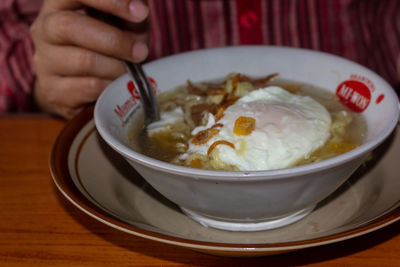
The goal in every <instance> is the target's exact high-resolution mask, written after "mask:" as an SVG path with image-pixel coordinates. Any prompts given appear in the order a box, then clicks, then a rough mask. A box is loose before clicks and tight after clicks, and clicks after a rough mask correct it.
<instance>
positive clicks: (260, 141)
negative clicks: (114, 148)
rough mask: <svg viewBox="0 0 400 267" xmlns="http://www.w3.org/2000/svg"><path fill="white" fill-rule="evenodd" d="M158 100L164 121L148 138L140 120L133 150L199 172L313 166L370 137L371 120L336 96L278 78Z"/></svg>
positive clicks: (238, 79)
mask: <svg viewBox="0 0 400 267" xmlns="http://www.w3.org/2000/svg"><path fill="white" fill-rule="evenodd" d="M157 97H158V102H159V105H160V110H161V114H162V120H161V121H160V122H156V123H154V124H152V125H150V126H149V128H148V134H147V135H143V134H139V133H141V129H140V128H139V127H137V126H135V125H138V123H137V121H138V120H139V118H138V116H140V114H136V115H134V116H133V117H132V121H134V123H131V129H130V131H129V139H130V143H131V145H132V147H133V148H134V149H135V150H137V151H138V152H140V153H142V154H145V155H147V156H150V157H152V158H155V159H159V160H162V161H166V162H169V163H174V164H178V165H183V166H187V167H192V168H203V169H212V170H231V171H232V170H233V171H239V170H241V171H251V170H270V169H280V168H287V167H292V166H297V165H302V164H308V163H312V162H318V161H321V160H325V159H328V158H331V157H335V156H337V155H340V154H342V153H345V152H348V151H350V150H352V149H354V148H356V147H357V146H358V145H360V144H361V143H362V141H363V138H364V136H365V134H366V123H365V121H364V119H363V117H362V116H361V115H360V114H356V113H354V112H352V111H350V110H349V109H348V108H346V107H345V106H343V105H342V104H341V103H340V102H339V101H338V100H337V99H336V96H335V95H334V94H332V93H330V92H328V91H326V90H324V89H322V88H317V87H315V86H312V85H309V84H304V83H299V82H294V81H289V80H284V79H281V78H279V77H278V74H271V75H268V76H266V77H263V78H250V77H248V76H246V75H243V74H230V75H228V76H227V77H226V78H225V79H223V80H221V81H214V82H204V83H199V84H193V83H192V82H190V81H188V82H187V84H186V85H183V86H180V87H177V88H176V89H174V90H172V91H168V92H163V93H161V94H159V95H158V96H157ZM139 124H140V123H139ZM140 125H141V124H140Z"/></svg>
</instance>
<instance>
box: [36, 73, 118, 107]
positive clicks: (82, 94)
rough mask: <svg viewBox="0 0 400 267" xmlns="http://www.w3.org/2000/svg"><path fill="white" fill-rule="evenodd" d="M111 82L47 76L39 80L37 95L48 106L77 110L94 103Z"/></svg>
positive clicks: (92, 78)
mask: <svg viewBox="0 0 400 267" xmlns="http://www.w3.org/2000/svg"><path fill="white" fill-rule="evenodd" d="M111 82H112V81H111V80H106V79H99V78H95V77H58V76H49V77H47V78H46V79H43V80H39V90H40V92H39V93H38V95H40V98H41V101H42V102H43V103H47V105H48V106H64V107H69V108H77V107H80V106H82V105H86V104H88V103H92V102H94V101H95V100H96V99H97V98H98V97H99V95H100V94H101V93H102V92H103V90H104V89H105V88H106V87H107V86H108V85H109V84H110V83H111Z"/></svg>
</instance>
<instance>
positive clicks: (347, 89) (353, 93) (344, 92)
mask: <svg viewBox="0 0 400 267" xmlns="http://www.w3.org/2000/svg"><path fill="white" fill-rule="evenodd" d="M336 95H337V96H338V97H339V100H340V101H341V102H342V103H343V104H345V105H346V106H347V107H349V108H350V109H351V110H353V111H355V112H363V111H364V110H365V109H366V108H367V107H368V105H369V103H370V102H371V91H370V89H369V88H368V86H366V85H365V84H364V83H362V82H361V81H355V80H347V81H344V82H342V83H341V84H339V86H338V87H337V89H336Z"/></svg>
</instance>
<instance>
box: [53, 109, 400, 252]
mask: <svg viewBox="0 0 400 267" xmlns="http://www.w3.org/2000/svg"><path fill="white" fill-rule="evenodd" d="M399 153H400V133H399V131H398V130H397V131H396V132H395V133H394V134H392V135H391V137H390V138H389V139H388V140H387V141H386V142H385V143H384V144H382V145H381V146H380V147H379V148H378V149H376V150H375V151H374V153H373V156H372V160H370V161H368V162H367V163H366V164H365V165H364V166H362V167H360V168H359V169H358V170H357V171H356V173H355V174H354V175H353V176H352V177H351V178H350V179H349V180H348V181H347V182H346V183H345V184H344V185H342V186H341V187H340V188H339V189H338V190H337V191H335V192H334V193H333V194H332V195H331V196H329V197H328V198H327V199H325V200H324V201H322V202H321V203H319V204H318V205H317V207H316V208H315V209H314V210H312V211H311V212H310V213H309V214H308V215H307V216H305V217H304V218H303V219H301V220H298V221H296V222H294V223H292V224H290V225H287V226H284V227H280V228H276V229H272V230H264V231H255V232H240V231H236V232H234V231H225V230H218V229H214V228H208V227H204V226H203V225H201V224H199V223H197V222H196V221H194V220H192V219H191V218H190V216H188V215H187V214H186V213H184V212H182V211H181V209H179V207H177V206H176V205H175V204H174V203H172V202H170V201H169V200H167V199H166V198H164V197H163V196H161V195H160V194H159V193H158V192H157V191H155V190H154V189H153V188H152V187H151V186H150V185H149V184H147V183H146V181H144V180H143V178H142V177H141V176H140V175H139V174H138V173H137V172H136V171H135V170H134V169H133V168H132V167H131V166H130V165H129V164H128V163H127V162H125V160H124V159H123V158H122V157H121V156H119V155H118V154H116V152H114V151H113V150H112V149H111V148H109V147H108V146H107V145H106V144H105V142H104V141H103V140H102V139H101V137H100V136H99V134H98V133H97V131H96V128H95V126H94V122H93V108H89V109H87V110H85V111H83V112H82V113H81V114H79V115H78V116H77V117H75V118H74V119H73V120H71V121H70V122H69V123H68V124H67V125H66V127H65V128H64V129H63V130H62V131H61V133H60V134H59V136H58V138H57V140H56V141H55V143H54V146H53V149H52V153H51V157H50V171H51V175H52V178H53V181H54V183H55V184H56V186H57V188H58V189H59V190H60V191H61V193H62V194H63V195H64V196H65V197H66V198H67V199H68V200H69V201H70V202H72V203H73V204H74V205H75V206H76V207H78V208H79V209H81V210H82V211H83V212H85V213H86V214H87V215H89V216H91V217H93V218H95V219H96V220H98V221H100V222H102V223H104V224H106V225H108V226H110V227H113V228H115V229H118V230H120V231H123V232H126V233H127V234H132V235H136V236H140V237H143V238H146V239H150V240H153V241H155V242H163V243H167V244H171V245H175V246H180V247H185V248H188V249H193V250H197V251H201V252H205V253H209V254H214V255H224V256H246V257H249V256H263V255H271V254H278V253H285V252H289V251H293V250H299V249H304V248H309V247H315V246H320V245H324V244H329V243H334V242H339V241H343V240H346V239H350V238H353V237H356V236H360V235H364V234H366V233H369V232H372V231H374V230H377V229H380V228H382V227H384V226H387V225H389V224H391V223H393V222H395V221H397V220H399V219H400V195H399V193H398V192H400V180H399V179H397V178H398V177H397V176H398V173H399V172H400V166H399V164H398V162H397V158H398V157H397V156H398V154H399Z"/></svg>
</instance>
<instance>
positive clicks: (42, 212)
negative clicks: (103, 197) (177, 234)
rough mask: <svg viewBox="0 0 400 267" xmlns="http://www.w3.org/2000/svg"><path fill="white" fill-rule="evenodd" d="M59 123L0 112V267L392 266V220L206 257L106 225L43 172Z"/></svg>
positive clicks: (396, 251) (395, 238) (399, 239)
mask: <svg viewBox="0 0 400 267" xmlns="http://www.w3.org/2000/svg"><path fill="white" fill-rule="evenodd" d="M65 125H66V122H65V121H63V120H60V119H55V118H52V117H49V116H45V115H29V114H24V115H5V116H0V265H7V266H9V265H29V266H32V265H34V266H46V265H52V266H53V265H57V266H58V265H68V266H98V265H107V266H112V265H115V266H126V265H129V266H265V265H272V266H287V265H297V266H298V265H313V266H400V221H399V222H396V223H393V224H391V225H389V226H387V227H385V228H383V229H380V230H377V231H374V232H372V233H369V234H366V235H363V236H361V237H357V238H353V239H350V240H347V241H343V242H339V243H335V244H330V245H325V246H320V247H315V248H310V249H305V250H300V251H296V252H292V253H288V254H281V255H276V256H267V257H259V258H224V257H218V256H212V255H206V254H202V253H199V252H195V251H191V250H188V249H184V248H179V247H175V246H171V245H167V244H163V243H159V242H155V241H151V240H147V239H144V238H141V237H136V236H132V235H128V234H126V233H123V232H120V231H117V230H115V229H113V228H111V227H108V226H106V225H104V224H102V223H100V222H98V221H96V220H94V219H92V218H91V217H89V216H88V215H86V214H84V213H83V212H81V211H80V210H78V209H77V208H75V207H74V206H73V205H72V204H70V203H69V202H68V201H67V200H66V199H65V198H64V197H63V196H62V195H61V194H60V193H59V192H58V191H57V189H56V187H55V186H54V184H53V182H52V179H51V177H50V173H49V166H48V161H49V153H50V150H51V148H52V145H53V142H54V140H55V138H56V137H57V135H58V134H59V132H60V131H61V130H62V128H63V127H64V126H65Z"/></svg>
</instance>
